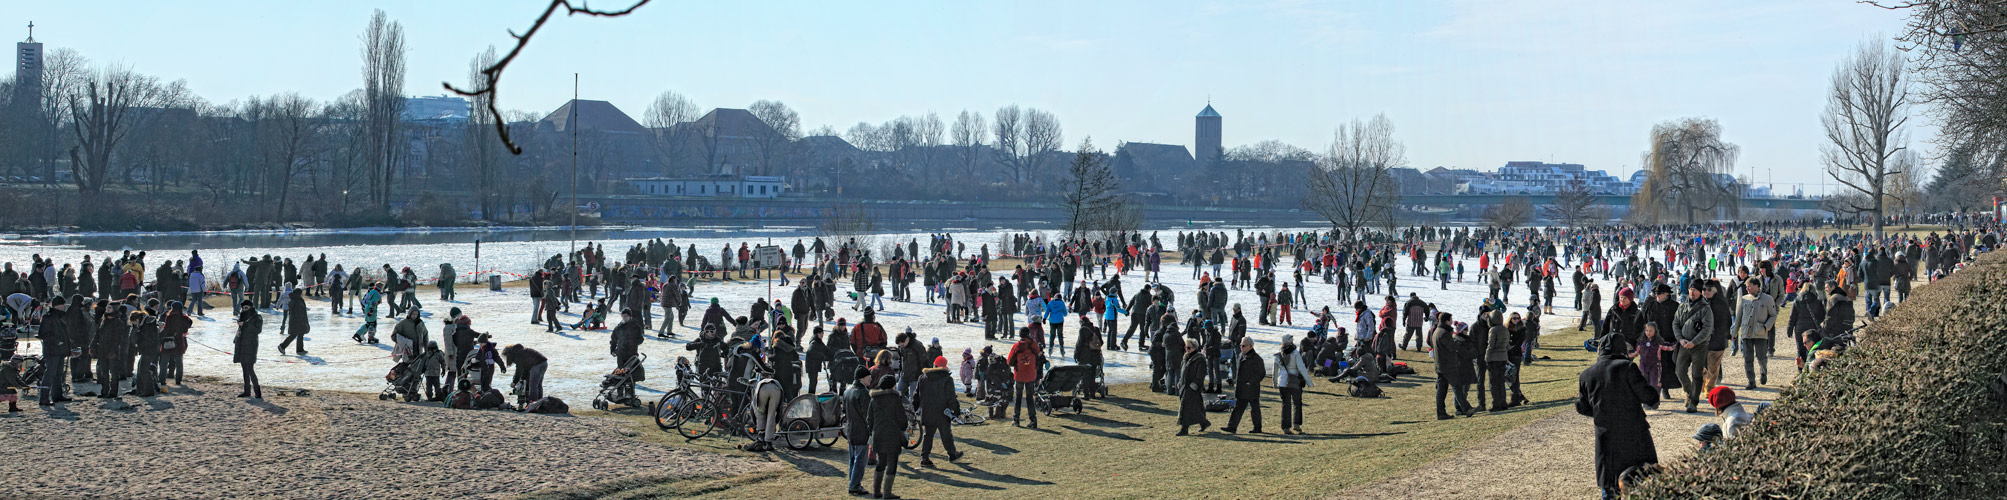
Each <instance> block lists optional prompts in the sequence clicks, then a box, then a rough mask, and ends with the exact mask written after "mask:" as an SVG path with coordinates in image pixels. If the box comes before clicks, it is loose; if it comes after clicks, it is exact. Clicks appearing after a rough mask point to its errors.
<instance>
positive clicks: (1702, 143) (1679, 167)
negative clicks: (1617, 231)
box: [1631, 118, 1740, 224]
mask: <svg viewBox="0 0 2007 500" xmlns="http://www.w3.org/2000/svg"><path fill="white" fill-rule="evenodd" d="M1739 152H1740V148H1738V147H1736V145H1734V144H1730V143H1728V142H1727V141H1723V140H1721V124H1720V123H1718V122H1715V121H1714V120H1712V119H1708V118H1682V119H1679V120H1673V121H1669V122H1664V123H1660V124H1658V125H1654V126H1652V138H1651V149H1650V150H1648V151H1646V152H1645V155H1644V156H1645V158H1644V165H1645V168H1646V174H1645V182H1644V184H1643V185H1641V186H1639V187H1638V194H1636V195H1634V196H1633V197H1632V198H1631V209H1632V210H1633V211H1640V210H1641V211H1644V212H1643V215H1644V217H1641V218H1640V220H1642V221H1644V222H1651V223H1656V222H1662V221H1664V220H1665V219H1666V218H1667V217H1670V216H1681V217H1682V218H1683V219H1684V220H1685V222H1686V223H1687V224H1693V223H1695V222H1699V221H1700V220H1701V218H1700V215H1701V214H1703V213H1709V214H1712V213H1714V212H1715V211H1717V210H1722V209H1726V210H1728V211H1729V214H1730V215H1731V216H1733V215H1734V213H1735V211H1736V208H1737V202H1738V201H1739V198H1738V197H1737V195H1738V193H1736V192H1735V191H1736V189H1735V179H1734V177H1732V176H1730V175H1729V172H1732V171H1734V169H1735V157H1736V155H1737V154H1738V153H1739Z"/></svg>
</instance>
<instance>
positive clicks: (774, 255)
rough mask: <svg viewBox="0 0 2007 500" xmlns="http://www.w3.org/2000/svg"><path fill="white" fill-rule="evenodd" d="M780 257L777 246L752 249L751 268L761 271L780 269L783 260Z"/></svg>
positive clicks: (779, 249)
mask: <svg viewBox="0 0 2007 500" xmlns="http://www.w3.org/2000/svg"><path fill="white" fill-rule="evenodd" d="M781 255H782V254H781V247H780V246H779V245H765V246H757V247H753V267H757V268H761V269H767V268H776V267H780V266H781V261H782V260H784V258H783V257H782V256H781Z"/></svg>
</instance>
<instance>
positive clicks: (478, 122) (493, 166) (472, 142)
mask: <svg viewBox="0 0 2007 500" xmlns="http://www.w3.org/2000/svg"><path fill="white" fill-rule="evenodd" d="M495 57H496V55H495V47H493V46H489V47H488V50H487V51H485V52H482V53H480V54H478V55H475V56H474V59H473V60H472V61H471V62H468V63H467V79H468V80H469V81H474V82H478V81H481V68H486V67H488V66H492V65H494V64H495ZM493 99H494V95H492V94H476V95H474V96H472V101H471V102H470V103H469V104H470V106H469V107H470V109H471V110H474V111H472V112H469V113H468V114H467V125H466V130H465V134H466V142H467V147H466V154H467V164H468V166H470V167H471V169H472V170H473V174H474V196H476V197H479V198H480V199H479V200H478V201H477V202H476V203H475V204H476V205H478V206H480V207H481V219H482V220H496V213H495V211H496V210H497V209H498V208H499V207H498V206H497V205H498V204H499V201H500V196H499V193H498V192H497V191H496V190H497V189H498V188H499V187H500V186H499V184H500V181H501V175H500V170H501V163H502V162H501V152H502V151H503V148H502V145H501V144H500V142H499V140H498V139H497V137H498V136H496V135H495V134H494V133H492V132H490V131H489V129H490V128H493V127H494V126H495V122H494V121H495V117H494V116H492V115H489V114H487V113H481V112H478V110H483V109H487V108H488V102H489V101H490V100H493Z"/></svg>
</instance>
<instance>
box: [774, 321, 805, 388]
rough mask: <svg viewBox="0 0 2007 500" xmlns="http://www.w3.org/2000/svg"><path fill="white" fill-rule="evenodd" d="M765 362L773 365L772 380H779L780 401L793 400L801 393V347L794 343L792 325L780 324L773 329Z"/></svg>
mask: <svg viewBox="0 0 2007 500" xmlns="http://www.w3.org/2000/svg"><path fill="white" fill-rule="evenodd" d="M767 362H768V363H770V364H772V365H773V369H774V375H773V377H774V381H776V382H780V388H781V401H783V402H786V401H793V400H794V397H795V395H797V394H801V347H800V346H799V345H797V344H795V340H794V326H792V325H786V324H782V325H780V327H778V328H775V329H774V341H773V344H771V345H769V346H768V349H767Z"/></svg>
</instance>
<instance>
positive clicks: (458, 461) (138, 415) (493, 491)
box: [0, 383, 776, 499]
mask: <svg viewBox="0 0 2007 500" xmlns="http://www.w3.org/2000/svg"><path fill="white" fill-rule="evenodd" d="M236 391H237V387H235V386H229V385H224V384H208V383H197V384H191V385H190V386H188V387H176V388H173V390H172V391H171V392H170V393H168V394H165V395H162V396H160V397H156V398H137V397H130V396H128V397H126V398H124V399H123V400H122V401H118V402H104V401H103V400H99V399H96V398H78V399H77V401H75V402H71V403H67V404H62V405H58V406H56V407H55V408H54V409H53V410H51V411H46V412H44V411H38V410H34V409H29V411H27V412H25V413H18V414H11V415H7V414H0V435H4V436H6V439H5V441H6V442H7V443H8V446H7V448H8V454H9V458H10V463H14V464H17V465H19V464H33V465H32V467H31V469H33V470H34V471H37V472H24V473H21V474H14V475H12V476H11V478H10V479H9V481H7V483H8V484H7V487H6V489H7V491H6V492H5V493H0V497H10V496H13V495H20V496H21V497H22V498H51V497H56V498H68V497H84V498H271V497H287V498H328V499H346V498H468V497H472V498H504V497H513V496H517V495H520V494H523V493H529V492H534V491H538V490H544V489H548V488H553V487H559V486H564V487H575V486H579V485H587V484H594V483H600V482H605V481H615V480H635V479H645V478H659V479H664V480H666V479H676V478H694V477H716V476H725V475H735V474H744V473H750V472H760V471H766V470H771V469H775V468H776V466H775V465H774V464H771V463H760V462H758V461H755V460H752V459H747V458H740V457H727V456H722V455H717V454H711V453H703V452H697V451H691V450H681V449H674V448H669V447H666V446H661V445H655V444H649V443H644V442H641V441H638V440H635V439H630V438H629V437H628V436H626V435H623V434H621V432H622V431H621V429H623V426H621V425H618V424H616V423H614V422H611V421H608V420H605V419H601V418H591V417H573V416H568V415H558V416H552V415H530V414H518V413H514V412H505V411H452V410H444V409H441V408H438V407H437V406H433V405H413V404H398V403H386V402H380V401H376V400H374V399H369V398H365V397H358V396H353V395H347V394H336V393H320V392H316V393H309V394H308V395H304V396H299V395H294V393H293V391H281V390H274V389H272V388H269V387H268V388H266V392H265V395H266V396H268V397H269V399H267V400H264V401H258V400H247V399H238V398H236V397H232V396H234V395H235V393H236ZM627 432H631V431H627ZM40 471H61V472H60V473H50V474H45V473H42V472H40Z"/></svg>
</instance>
